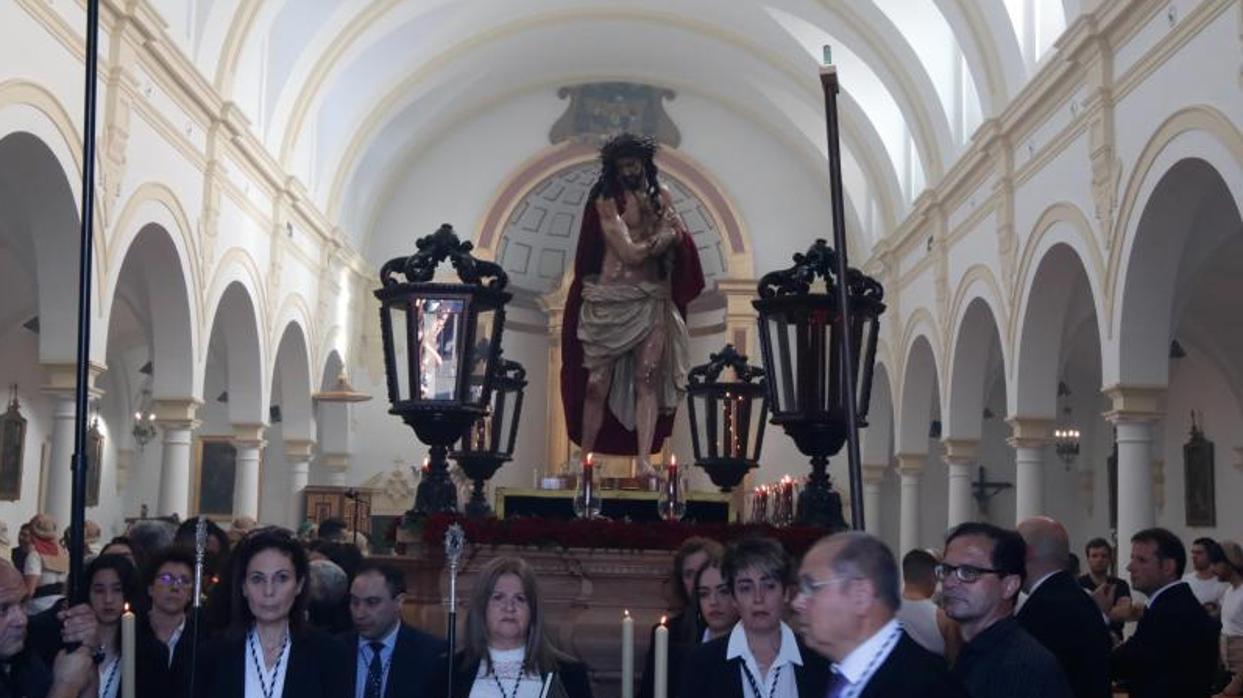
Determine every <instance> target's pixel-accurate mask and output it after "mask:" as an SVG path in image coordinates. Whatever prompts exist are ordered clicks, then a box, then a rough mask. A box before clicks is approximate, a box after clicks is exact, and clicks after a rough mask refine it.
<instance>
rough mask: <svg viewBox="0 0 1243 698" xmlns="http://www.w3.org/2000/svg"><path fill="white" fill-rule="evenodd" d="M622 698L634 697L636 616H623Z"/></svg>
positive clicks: (628, 613) (627, 612) (626, 613)
mask: <svg viewBox="0 0 1243 698" xmlns="http://www.w3.org/2000/svg"><path fill="white" fill-rule="evenodd" d="M621 690H622V698H634V618H631V617H630V611H629V610H627V611H626V612H625V614H624V615H623V616H622V675H621Z"/></svg>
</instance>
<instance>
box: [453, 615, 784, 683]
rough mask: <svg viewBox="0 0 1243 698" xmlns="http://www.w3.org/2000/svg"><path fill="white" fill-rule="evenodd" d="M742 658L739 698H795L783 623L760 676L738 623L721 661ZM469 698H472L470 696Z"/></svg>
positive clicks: (757, 664)
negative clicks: (777, 644) (769, 662)
mask: <svg viewBox="0 0 1243 698" xmlns="http://www.w3.org/2000/svg"><path fill="white" fill-rule="evenodd" d="M734 657H742V666H741V667H739V668H738V680H739V681H741V682H742V695H743V698H798V682H797V681H795V677H794V666H795V665H798V666H802V665H803V656H802V655H801V654H799V651H798V643H797V642H796V641H795V639H794V631H793V630H791V629H790V626H788V625H786V624H785V623H782V624H781V647H780V649H778V650H777V657H776V659H774V660H773V665H772V666H770V667H769V668H768V673H767V674H763V673H761V672H760V665H759V663H758V662H756V661H755V655H753V654H751V647H750V646H749V645H747V633H746V631H745V630H743V629H742V623H738V624H737V625H735V626H734V629H733V630H731V631H730V633H729V644H728V645H727V646H726V649H725V658H726V659H733V658H734ZM747 672H750V673H751V678H752V679H754V681H755V685H756V686H757V687H758V688H759V689H760V693H761V695H758V696H757V695H756V694H755V691H753V690H752V689H751V682H750V681H748V680H747ZM472 698H474V697H473V696H472Z"/></svg>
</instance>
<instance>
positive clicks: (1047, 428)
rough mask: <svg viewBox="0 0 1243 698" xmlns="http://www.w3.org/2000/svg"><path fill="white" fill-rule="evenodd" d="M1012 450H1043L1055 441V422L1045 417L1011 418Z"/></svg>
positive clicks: (1007, 420) (1009, 442)
mask: <svg viewBox="0 0 1243 698" xmlns="http://www.w3.org/2000/svg"><path fill="white" fill-rule="evenodd" d="M1006 424H1009V425H1010V438H1008V439H1006V443H1008V444H1010V446H1011V447H1012V448H1041V447H1043V446H1045V445H1047V444H1049V443H1051V442H1052V441H1053V420H1052V419H1046V418H1044V417H1021V416H1020V417H1009V418H1007V419H1006Z"/></svg>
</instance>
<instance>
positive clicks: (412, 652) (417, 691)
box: [345, 562, 446, 698]
mask: <svg viewBox="0 0 1243 698" xmlns="http://www.w3.org/2000/svg"><path fill="white" fill-rule="evenodd" d="M405 598H406V581H405V578H404V577H403V576H402V573H401V571H400V570H398V569H396V568H395V567H392V566H391V565H385V564H381V563H372V562H367V563H363V565H362V567H360V568H359V570H358V574H357V576H355V577H354V582H353V583H352V584H351V585H350V615H351V616H352V617H353V619H354V629H355V632H352V633H348V634H346V635H345V640H346V643H347V644H348V645H349V647H350V648H351V649H352V650H354V656H355V660H354V662H353V665H352V667H351V675H352V678H353V681H352V682H351V685H352V686H354V698H397V697H398V696H422V695H429V696H430V695H439V694H438V693H435V692H433V689H432V687H431V682H432V680H433V674H434V672H435V669H436V662H437V661H438V660H440V659H441V658H442V656H443V655H444V654H445V647H446V645H445V643H444V641H442V640H440V639H439V638H435V637H432V636H431V635H428V634H427V633H423V632H420V631H418V630H415V629H414V628H411V627H408V626H406V625H405V624H404V623H402V622H401V605H402V602H403V601H404V600H405Z"/></svg>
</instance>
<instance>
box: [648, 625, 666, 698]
mask: <svg viewBox="0 0 1243 698" xmlns="http://www.w3.org/2000/svg"><path fill="white" fill-rule="evenodd" d="M665 620H666V618H665V617H664V616H661V617H660V625H658V626H656V676H655V680H654V681H653V682H652V683H653V684H654V685H653V686H652V688H653V691H652V696H653V698H668V695H669V628H667V627H665Z"/></svg>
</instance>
